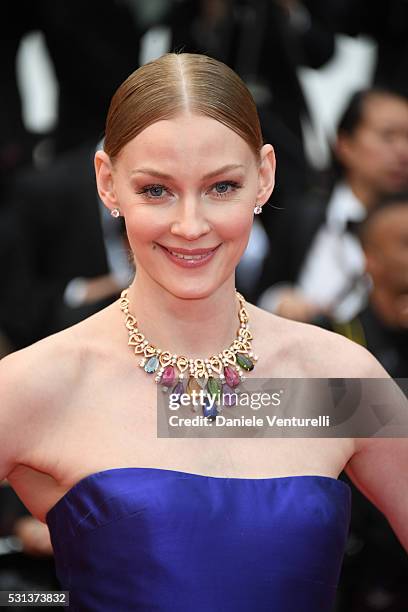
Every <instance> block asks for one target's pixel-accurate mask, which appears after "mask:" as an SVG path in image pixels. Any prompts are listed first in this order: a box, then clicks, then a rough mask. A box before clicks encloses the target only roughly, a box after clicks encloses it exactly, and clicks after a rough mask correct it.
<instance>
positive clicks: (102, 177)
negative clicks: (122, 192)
mask: <svg viewBox="0 0 408 612" xmlns="http://www.w3.org/2000/svg"><path fill="white" fill-rule="evenodd" d="M94 166H95V177H96V185H97V189H98V193H99V197H100V198H101V200H102V202H103V203H104V204H105V206H107V207H108V208H109V209H112V207H113V206H116V204H117V200H116V194H115V191H114V188H113V176H112V164H111V161H110V159H109V156H108V155H107V154H106V153H105V151H97V152H96V153H95V159H94Z"/></svg>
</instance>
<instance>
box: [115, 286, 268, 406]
mask: <svg viewBox="0 0 408 612" xmlns="http://www.w3.org/2000/svg"><path fill="white" fill-rule="evenodd" d="M128 290H129V287H128V288H127V289H124V290H123V291H122V293H121V294H120V301H119V306H120V308H121V310H122V311H123V312H124V314H125V326H126V328H127V330H128V335H129V339H128V345H129V346H132V347H133V350H134V353H135V355H140V356H141V360H140V361H139V366H140V367H141V368H143V369H144V370H145V372H147V373H148V374H154V373H157V374H156V376H155V378H154V380H155V382H156V383H157V384H161V386H162V390H163V391H165V392H167V391H168V390H169V389H172V393H173V394H176V395H180V394H182V393H188V394H190V395H191V394H192V392H193V391H196V392H198V393H199V392H200V390H201V389H202V390H203V391H205V392H207V393H208V394H210V395H211V396H216V399H217V400H218V402H219V400H220V395H221V393H223V394H224V397H225V394H230V399H229V400H228V401H230V402H231V403H230V404H229V405H233V404H234V403H235V400H234V399H231V397H232V398H233V394H234V389H235V391H237V387H238V384H239V383H240V382H241V381H242V380H244V378H245V376H244V373H243V371H244V370H245V371H251V370H253V369H254V365H255V364H254V362H255V361H257V360H258V357H257V355H254V353H253V351H252V345H251V340H252V334H251V332H250V330H249V325H248V321H249V317H248V312H247V310H246V308H245V299H244V298H243V296H242V295H241V294H240V293H238V291H237V290H235V293H236V296H237V298H238V300H239V305H240V308H239V314H238V316H239V322H240V325H239V328H238V330H237V337H236V339H235V340H234V341H233V342H232V344H231V345H230V346H229V348H227V349H225V350H223V351H222V352H221V353H218V354H214V355H211V357H208V358H207V359H188V358H187V357H185V356H184V355H175V354H172V353H170V352H169V351H163V350H161V349H159V348H157V347H156V346H154V345H153V344H151V343H150V342H149V341H148V340H146V338H145V336H144V335H143V334H142V333H141V332H140V330H139V328H138V327H137V321H136V318H135V317H134V316H133V315H132V314H131V313H130V312H129V299H128ZM187 370H188V373H187ZM186 381H187V384H186V385H185V382H186ZM231 394H232V396H231ZM204 413H205V411H204ZM206 416H210V415H209V414H206Z"/></svg>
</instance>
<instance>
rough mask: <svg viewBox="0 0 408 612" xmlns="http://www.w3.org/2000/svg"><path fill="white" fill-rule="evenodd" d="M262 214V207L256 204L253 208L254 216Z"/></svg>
mask: <svg viewBox="0 0 408 612" xmlns="http://www.w3.org/2000/svg"><path fill="white" fill-rule="evenodd" d="M261 212H262V206H261V205H260V204H257V205H256V206H255V208H254V215H259V214H260V213H261Z"/></svg>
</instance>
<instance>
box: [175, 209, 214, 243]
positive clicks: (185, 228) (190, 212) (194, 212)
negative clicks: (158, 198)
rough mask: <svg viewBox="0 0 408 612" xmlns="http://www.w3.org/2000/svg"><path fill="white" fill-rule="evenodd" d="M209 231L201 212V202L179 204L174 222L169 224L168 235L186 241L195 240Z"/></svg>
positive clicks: (209, 228)
mask: <svg viewBox="0 0 408 612" xmlns="http://www.w3.org/2000/svg"><path fill="white" fill-rule="evenodd" d="M210 231H211V226H210V224H209V223H208V221H207V219H206V216H205V214H204V211H203V204H202V202H194V201H188V202H180V206H179V207H177V211H176V216H175V220H174V221H173V222H172V224H171V229H170V233H171V234H173V235H174V236H181V237H182V238H185V239H186V240H197V239H198V238H200V236H204V235H205V234H208V232H210Z"/></svg>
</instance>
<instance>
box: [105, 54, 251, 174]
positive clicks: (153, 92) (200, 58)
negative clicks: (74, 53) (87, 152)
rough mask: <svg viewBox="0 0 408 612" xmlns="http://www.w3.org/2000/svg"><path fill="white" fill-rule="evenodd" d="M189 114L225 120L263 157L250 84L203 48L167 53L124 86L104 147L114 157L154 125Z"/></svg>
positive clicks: (115, 102) (109, 119)
mask: <svg viewBox="0 0 408 612" xmlns="http://www.w3.org/2000/svg"><path fill="white" fill-rule="evenodd" d="M185 113H189V114H192V115H203V116H206V117H210V118H212V119H216V120H217V121H220V122H221V123H223V124H224V125H226V126H227V127H229V128H230V129H231V130H233V131H234V132H236V133H237V134H238V135H239V136H241V137H242V138H243V139H244V140H245V142H246V143H247V144H248V145H249V147H250V148H251V150H252V151H253V153H254V155H255V157H256V159H257V161H258V162H259V151H260V149H261V148H262V145H263V138H262V132H261V126H260V122H259V117H258V111H257V108H256V104H255V101H254V99H253V97H252V95H251V93H250V91H249V89H248V88H247V86H246V85H245V83H244V82H243V81H242V79H241V78H240V77H239V76H238V75H237V74H236V73H235V72H234V71H233V70H232V69H231V68H229V66H227V65H226V64H224V63H222V62H220V61H218V60H216V59H214V58H211V57H209V56H207V55H202V54H197V53H166V54H164V55H162V56H161V57H159V58H158V59H155V60H153V61H150V62H148V63H146V64H144V65H143V66H141V67H140V68H138V69H137V70H135V72H133V73H132V74H131V75H130V76H129V77H128V78H127V79H126V80H125V81H124V82H123V83H122V84H121V85H120V86H119V88H118V89H117V91H116V93H115V94H114V96H113V98H112V101H111V104H110V107H109V111H108V116H107V120H106V128H105V139H104V150H105V152H106V153H107V154H108V155H109V157H110V158H111V160H112V162H114V161H115V159H116V157H117V156H118V154H119V153H120V151H121V149H122V148H123V147H124V146H125V145H126V144H127V143H128V142H129V141H130V140H132V139H133V138H134V137H135V136H137V135H138V134H139V133H140V132H142V131H143V130H144V129H145V128H147V127H148V126H149V125H152V124H153V123H155V122H156V121H161V120H164V119H171V118H175V117H177V116H179V115H182V114H185Z"/></svg>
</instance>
